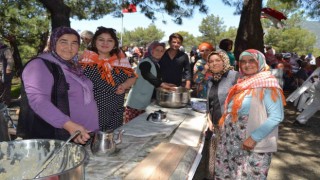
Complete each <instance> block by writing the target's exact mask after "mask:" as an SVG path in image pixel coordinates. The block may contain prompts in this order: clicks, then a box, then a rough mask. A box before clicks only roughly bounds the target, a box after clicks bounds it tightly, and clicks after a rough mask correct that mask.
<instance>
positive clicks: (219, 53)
mask: <svg viewBox="0 0 320 180" xmlns="http://www.w3.org/2000/svg"><path fill="white" fill-rule="evenodd" d="M212 55H217V56H219V57H220V58H221V59H222V61H223V69H222V71H220V72H218V73H214V72H212V71H210V70H209V71H210V72H211V73H212V80H214V81H219V80H220V79H221V77H222V75H223V74H224V73H226V72H227V71H229V70H232V69H233V66H230V60H229V56H228V55H227V54H226V53H225V52H224V51H221V50H218V51H212V52H211V53H210V54H209V55H208V59H207V62H209V59H210V57H211V56H212Z"/></svg>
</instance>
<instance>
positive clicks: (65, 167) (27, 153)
mask: <svg viewBox="0 0 320 180" xmlns="http://www.w3.org/2000/svg"><path fill="white" fill-rule="evenodd" d="M63 143H64V141H59V140H50V139H32V140H18V141H9V142H1V143H0V164H1V168H0V179H7V180H11V179H12V180H13V179H14V180H15V179H32V178H33V177H34V176H35V175H36V173H38V172H39V170H40V168H41V167H42V166H43V163H44V162H45V160H46V159H47V158H49V157H50V156H52V155H53V152H55V151H56V150H57V149H58V148H59V147H61V146H62V144H63ZM86 158H87V152H86V150H85V149H84V147H82V146H80V145H76V144H73V143H68V144H67V145H66V146H65V147H64V148H63V149H62V150H61V151H60V153H59V154H58V155H57V156H56V157H55V158H54V160H53V161H52V162H51V163H50V164H49V165H48V167H47V168H46V169H45V170H44V171H43V172H42V173H41V174H40V176H39V178H36V179H42V180H43V179H59V180H78V179H79V180H84V179H85V177H84V161H85V159H86Z"/></svg>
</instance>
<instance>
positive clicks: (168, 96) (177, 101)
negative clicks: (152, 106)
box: [156, 87, 191, 108]
mask: <svg viewBox="0 0 320 180" xmlns="http://www.w3.org/2000/svg"><path fill="white" fill-rule="evenodd" d="M190 93H191V90H188V89H186V88H184V87H176V88H175V91H171V90H167V89H163V88H157V89H156V100H157V104H158V105H160V106H162V107H169V108H182V107H185V106H186V105H188V103H189V102H190V96H191V95H190Z"/></svg>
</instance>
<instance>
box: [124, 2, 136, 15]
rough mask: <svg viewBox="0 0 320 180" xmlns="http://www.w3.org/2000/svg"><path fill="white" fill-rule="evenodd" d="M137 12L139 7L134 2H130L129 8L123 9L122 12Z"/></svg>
mask: <svg viewBox="0 0 320 180" xmlns="http://www.w3.org/2000/svg"><path fill="white" fill-rule="evenodd" d="M134 12H137V7H136V5H134V4H129V6H128V7H127V8H124V9H122V13H134Z"/></svg>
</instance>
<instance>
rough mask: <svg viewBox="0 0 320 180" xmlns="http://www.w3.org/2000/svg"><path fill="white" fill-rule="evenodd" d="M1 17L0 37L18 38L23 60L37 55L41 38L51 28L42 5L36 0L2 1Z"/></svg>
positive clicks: (0, 7)
mask: <svg viewBox="0 0 320 180" xmlns="http://www.w3.org/2000/svg"><path fill="white" fill-rule="evenodd" d="M0 17H1V19H0V24H1V25H2V26H1V28H0V36H1V37H2V38H3V39H6V40H7V39H9V38H10V37H15V38H16V41H17V43H18V47H19V51H21V58H22V59H23V60H28V59H29V58H30V57H31V56H34V55H36V54H37V48H38V47H39V44H40V43H41V42H40V41H41V40H40V36H41V34H42V33H44V32H47V31H48V27H49V20H48V15H47V12H46V10H45V9H44V8H43V7H42V6H41V4H39V2H38V1H36V0H30V1H2V2H1V6H0Z"/></svg>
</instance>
